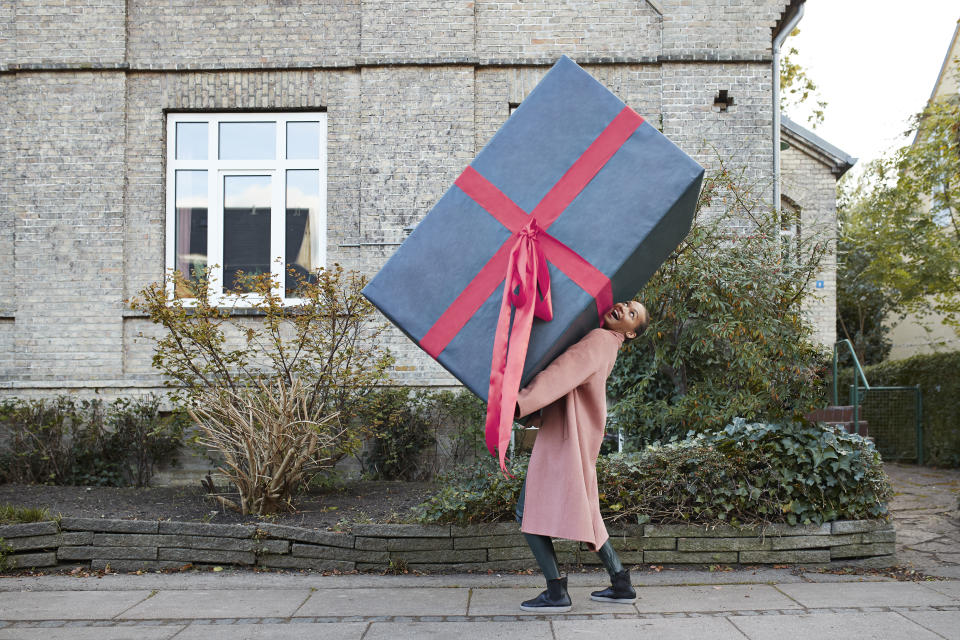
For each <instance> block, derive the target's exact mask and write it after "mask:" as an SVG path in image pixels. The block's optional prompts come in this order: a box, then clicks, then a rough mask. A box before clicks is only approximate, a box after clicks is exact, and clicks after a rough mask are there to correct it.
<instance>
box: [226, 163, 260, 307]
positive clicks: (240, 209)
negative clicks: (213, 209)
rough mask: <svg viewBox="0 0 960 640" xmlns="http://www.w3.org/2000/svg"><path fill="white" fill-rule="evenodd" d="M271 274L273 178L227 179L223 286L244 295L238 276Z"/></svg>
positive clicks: (238, 177) (247, 177)
mask: <svg viewBox="0 0 960 640" xmlns="http://www.w3.org/2000/svg"><path fill="white" fill-rule="evenodd" d="M240 272H243V274H245V275H257V274H262V273H269V272H270V176H224V178H223V285H224V290H225V291H235V292H244V291H249V290H250V289H249V287H246V286H243V285H242V284H238V283H237V282H236V278H237V275H238V273H240Z"/></svg>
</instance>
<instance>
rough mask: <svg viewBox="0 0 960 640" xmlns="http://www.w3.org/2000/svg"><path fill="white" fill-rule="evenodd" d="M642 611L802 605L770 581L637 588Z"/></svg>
mask: <svg viewBox="0 0 960 640" xmlns="http://www.w3.org/2000/svg"><path fill="white" fill-rule="evenodd" d="M637 596H638V597H637V602H636V607H637V610H638V611H639V612H640V613H657V612H669V613H673V612H682V611H739V610H745V609H799V608H800V605H798V604H797V603H796V602H794V601H793V600H791V599H790V598H788V597H786V596H785V595H783V594H782V593H780V592H779V591H777V590H776V589H775V588H773V587H771V586H769V585H703V586H696V587H646V588H643V589H637Z"/></svg>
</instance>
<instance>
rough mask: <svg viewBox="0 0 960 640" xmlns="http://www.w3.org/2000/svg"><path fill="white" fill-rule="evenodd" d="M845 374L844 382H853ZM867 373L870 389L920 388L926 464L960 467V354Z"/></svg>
mask: <svg viewBox="0 0 960 640" xmlns="http://www.w3.org/2000/svg"><path fill="white" fill-rule="evenodd" d="M845 373H846V374H847V375H845V377H844V378H842V380H851V379H852V377H851V376H852V374H851V373H849V372H845ZM864 373H865V374H866V376H867V382H869V383H870V385H871V386H911V387H912V386H914V385H920V392H921V394H922V396H923V458H924V464H929V465H934V466H951V467H958V466H960V426H958V425H960V417H958V416H960V351H954V352H949V353H931V354H920V355H916V356H913V357H910V358H907V359H905V360H892V361H889V362H883V363H881V364H876V365H872V366H869V367H866V368H865V369H864Z"/></svg>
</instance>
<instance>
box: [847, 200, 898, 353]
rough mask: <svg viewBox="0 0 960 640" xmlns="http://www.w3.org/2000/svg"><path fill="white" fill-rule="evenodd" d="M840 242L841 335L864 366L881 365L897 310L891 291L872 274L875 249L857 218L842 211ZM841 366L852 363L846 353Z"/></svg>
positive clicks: (888, 351)
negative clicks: (892, 315) (889, 320)
mask: <svg viewBox="0 0 960 640" xmlns="http://www.w3.org/2000/svg"><path fill="white" fill-rule="evenodd" d="M838 218H839V222H840V229H839V237H838V239H837V336H838V337H839V338H846V339H847V340H849V341H850V342H851V344H853V349H854V352H855V353H856V355H857V359H858V360H859V361H860V364H862V365H864V366H866V365H868V364H877V363H879V362H882V361H883V360H884V359H885V358H886V357H887V355H889V353H890V348H891V346H892V343H891V341H890V338H889V337H888V335H887V334H888V333H889V332H890V328H889V327H888V326H887V325H886V324H884V322H885V320H886V318H887V315H888V314H889V313H890V312H891V311H892V310H893V299H892V298H891V296H890V294H889V292H888V291H887V289H885V288H884V287H883V285H882V284H881V283H880V282H878V281H877V280H876V279H875V277H874V275H873V274H872V273H871V272H870V266H871V263H872V261H873V258H874V252H875V247H873V246H872V238H871V237H870V234H869V233H868V232H867V230H866V229H865V228H864V226H863V225H862V223H861V220H860V219H859V218H858V217H857V216H856V214H855V212H849V211H846V210H844V209H843V208H841V209H840V210H839V211H838ZM840 358H841V361H840V362H841V364H842V365H843V366H850V365H851V364H852V362H851V360H850V355H849V353H847V352H846V351H841V352H840Z"/></svg>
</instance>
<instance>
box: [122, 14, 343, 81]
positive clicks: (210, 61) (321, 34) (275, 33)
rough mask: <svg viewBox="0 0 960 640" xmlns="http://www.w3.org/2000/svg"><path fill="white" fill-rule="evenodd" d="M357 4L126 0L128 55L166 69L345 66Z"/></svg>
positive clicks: (138, 63)
mask: <svg viewBox="0 0 960 640" xmlns="http://www.w3.org/2000/svg"><path fill="white" fill-rule="evenodd" d="M121 4H122V2H121ZM360 4H361V3H360V0H297V1H296V2H289V1H274V2H248V1H246V0H129V2H128V5H129V7H130V8H129V11H130V15H129V19H128V21H127V22H128V24H129V33H130V36H129V44H128V49H129V52H130V53H129V58H128V61H129V63H130V64H131V65H132V66H134V67H136V68H166V69H170V68H177V69H182V68H193V69H231V68H237V67H244V68H251V67H252V68H268V69H269V68H276V67H292V66H299V67H302V66H306V67H321V66H348V65H352V64H353V63H354V61H355V58H356V56H357V54H358V53H359V48H360Z"/></svg>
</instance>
